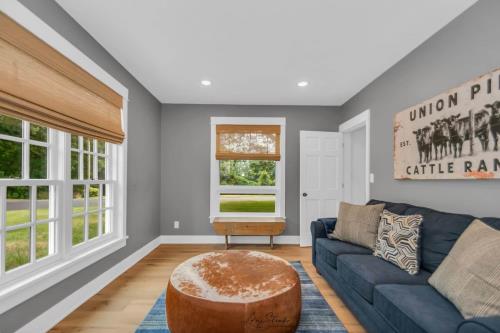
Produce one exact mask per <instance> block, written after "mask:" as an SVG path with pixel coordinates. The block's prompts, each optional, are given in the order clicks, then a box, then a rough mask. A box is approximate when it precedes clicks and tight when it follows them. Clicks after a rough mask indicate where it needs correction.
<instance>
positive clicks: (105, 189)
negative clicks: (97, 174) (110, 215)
mask: <svg viewBox="0 0 500 333" xmlns="http://www.w3.org/2000/svg"><path fill="white" fill-rule="evenodd" d="M109 186H110V185H108V184H103V185H102V197H101V200H102V203H101V208H105V207H109V206H111V204H110V203H109V202H107V200H106V193H108V192H109Z"/></svg>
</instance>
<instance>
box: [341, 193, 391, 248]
mask: <svg viewBox="0 0 500 333" xmlns="http://www.w3.org/2000/svg"><path fill="white" fill-rule="evenodd" d="M384 207H385V204H378V205H366V206H365V205H352V204H349V203H346V202H341V203H340V208H339V216H338V217H337V223H336V224H335V229H334V230H333V237H335V238H337V239H340V240H342V241H346V242H349V243H353V244H357V245H360V246H364V247H367V248H369V249H372V250H374V249H375V241H376V239H377V231H378V224H379V222H380V214H382V211H383V210H384Z"/></svg>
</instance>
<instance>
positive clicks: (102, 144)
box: [97, 140, 106, 154]
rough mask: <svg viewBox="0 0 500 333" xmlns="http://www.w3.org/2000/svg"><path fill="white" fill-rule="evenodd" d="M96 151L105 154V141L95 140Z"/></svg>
mask: <svg viewBox="0 0 500 333" xmlns="http://www.w3.org/2000/svg"><path fill="white" fill-rule="evenodd" d="M97 152H98V153H99V154H105V153H106V143H105V142H104V141H100V140H98V141H97Z"/></svg>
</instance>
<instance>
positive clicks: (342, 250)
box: [316, 238, 372, 269]
mask: <svg viewBox="0 0 500 333" xmlns="http://www.w3.org/2000/svg"><path fill="white" fill-rule="evenodd" d="M371 253H372V251H371V250H370V249H367V248H365V247H361V246H358V245H354V244H351V243H347V242H343V241H340V240H332V239H328V238H318V239H317V240H316V255H317V256H318V257H321V259H322V260H323V261H324V262H326V263H327V264H329V265H330V266H332V267H333V268H335V269H337V257H338V256H339V255H341V254H371Z"/></svg>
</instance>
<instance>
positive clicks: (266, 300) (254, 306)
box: [166, 251, 301, 333]
mask: <svg viewBox="0 0 500 333" xmlns="http://www.w3.org/2000/svg"><path fill="white" fill-rule="evenodd" d="M300 295H301V291H300V280H299V276H298V274H297V272H296V271H295V270H294V269H293V267H292V266H291V265H290V264H289V263H288V262H287V261H285V260H283V259H281V258H278V257H275V256H272V255H269V254H265V253H262V252H257V251H224V252H210V253H205V254H201V255H199V256H196V257H193V258H191V259H189V260H187V261H185V262H184V263H182V264H180V265H179V266H178V267H177V268H176V269H175V270H174V272H173V273H172V275H171V277H170V281H169V283H168V287H167V302H166V303H167V305H166V307H167V318H168V319H167V320H168V326H169V328H170V331H171V332H172V333H254V332H259V333H289V332H290V333H291V332H295V329H296V328H297V325H298V322H299V318H300V308H301V298H300Z"/></svg>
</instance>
